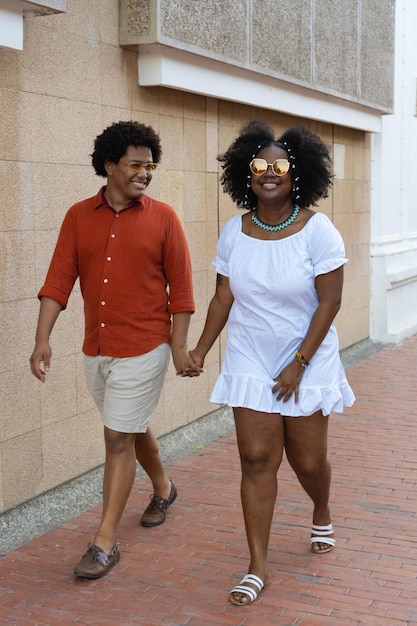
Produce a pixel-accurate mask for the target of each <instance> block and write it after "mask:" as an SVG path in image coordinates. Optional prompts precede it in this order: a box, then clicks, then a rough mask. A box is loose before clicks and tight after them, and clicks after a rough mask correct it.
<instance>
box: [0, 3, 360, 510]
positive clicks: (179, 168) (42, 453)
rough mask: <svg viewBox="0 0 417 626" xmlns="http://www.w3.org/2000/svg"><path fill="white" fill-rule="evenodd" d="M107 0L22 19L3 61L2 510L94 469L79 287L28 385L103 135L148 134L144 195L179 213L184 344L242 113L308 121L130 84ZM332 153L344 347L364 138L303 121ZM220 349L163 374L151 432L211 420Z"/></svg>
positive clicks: (210, 283) (95, 442)
mask: <svg viewBox="0 0 417 626" xmlns="http://www.w3.org/2000/svg"><path fill="white" fill-rule="evenodd" d="M118 19H119V6H118V2H117V1H116V0H89V2H88V3H86V2H83V1H82V0H72V1H71V2H68V3H67V13H65V14H62V15H54V16H47V17H30V18H27V19H25V32H24V49H23V51H20V52H17V51H6V50H0V68H1V71H0V106H1V111H2V115H1V118H0V135H1V137H2V141H1V142H0V190H1V197H2V202H1V205H0V250H1V252H0V271H1V277H2V280H1V281H0V318H1V320H2V324H1V326H0V407H1V408H0V412H1V419H0V511H5V510H8V509H10V508H12V507H15V506H17V505H18V504H19V503H21V502H24V501H26V500H28V499H30V498H33V497H35V496H36V495H38V494H40V493H43V492H45V491H47V490H49V489H51V488H53V487H55V486H56V485H58V484H61V483H63V482H65V481H68V480H70V479H72V478H73V477H75V476H79V475H81V474H82V473H84V472H86V471H88V470H89V469H91V468H93V467H96V466H98V465H100V464H101V463H102V462H103V451H104V449H103V443H102V428H101V424H100V421H99V418H98V416H97V412H96V410H95V408H94V405H93V403H92V401H91V399H90V398H89V396H88V394H87V392H86V389H85V384H84V376H83V365H82V355H81V353H80V348H81V343H82V334H83V318H82V302H81V296H80V293H79V289H78V286H76V288H75V289H74V293H73V295H72V296H71V299H70V304H69V306H68V309H67V310H66V311H65V312H63V313H62V314H61V315H60V317H59V319H58V322H57V324H56V327H55V329H54V332H53V336H52V348H53V362H52V370H51V372H50V374H49V376H48V381H47V383H46V384H45V385H41V384H40V383H39V382H38V381H37V380H35V378H34V377H33V376H32V375H31V373H30V370H29V363H28V359H29V356H30V353H31V351H32V348H33V343H34V332H35V327H36V320H37V314H38V308H39V303H38V301H37V298H36V294H37V291H38V289H39V288H40V286H41V285H42V282H43V280H44V277H45V273H46V270H47V267H48V264H49V260H50V257H51V254H52V251H53V248H54V245H55V241H56V238H57V235H58V229H59V226H60V223H61V221H62V218H63V216H64V214H65V212H66V210H67V208H68V207H69V206H70V205H71V204H72V203H74V202H76V201H78V200H79V199H81V198H84V197H88V196H90V195H93V194H95V193H96V191H97V189H98V188H99V186H100V185H101V184H102V180H101V179H97V178H96V177H95V175H94V172H93V169H92V167H91V165H90V157H89V155H90V154H91V151H92V147H93V140H94V138H95V137H96V135H97V134H98V133H100V132H101V131H102V129H103V128H104V127H106V126H107V125H108V124H110V123H112V122H114V121H118V120H121V119H138V120H140V121H142V122H145V123H149V124H152V125H153V126H154V127H155V128H156V129H157V130H158V132H159V133H160V135H161V138H162V145H163V158H162V163H161V166H160V168H159V169H158V172H157V174H156V175H155V176H154V179H153V181H152V186H151V188H150V193H151V195H154V196H155V197H157V198H161V199H163V200H164V201H167V202H169V203H171V204H172V205H173V206H174V207H175V209H176V210H177V211H178V214H179V216H180V217H181V219H182V221H183V224H184V227H185V231H186V234H187V237H188V240H189V245H190V249H191V255H192V260H193V268H194V284H195V292H196V301H197V312H196V314H195V315H194V316H193V320H192V326H191V332H190V345H192V344H193V343H194V341H195V340H196V338H197V336H198V335H199V333H200V331H201V329H202V326H203V323H204V319H205V313H206V310H207V305H208V302H209V300H210V298H211V296H212V293H213V290H214V285H215V275H214V270H213V268H212V265H211V260H212V258H213V257H214V255H215V246H216V240H217V236H218V232H219V229H220V228H221V227H222V226H223V224H224V223H225V221H226V220H227V219H228V218H229V217H231V216H232V215H234V214H235V212H236V209H235V208H234V206H233V204H232V202H231V201H230V199H229V198H228V197H227V196H225V195H224V194H223V193H222V191H221V189H220V186H219V172H218V163H217V161H216V155H217V154H218V153H219V152H221V151H223V150H224V149H225V148H226V147H227V146H228V145H229V143H230V142H231V141H232V139H233V138H234V137H235V135H236V133H237V132H238V130H239V128H240V126H241V125H242V124H243V123H244V122H246V121H247V120H248V119H250V118H252V117H255V116H257V117H263V118H265V119H267V120H268V121H269V122H271V123H272V124H273V125H274V127H275V128H276V131H277V135H278V134H279V133H281V132H282V131H283V130H284V129H285V128H286V127H288V126H290V125H293V124H295V123H302V122H303V121H304V120H300V119H296V118H294V117H290V116H285V115H282V114H279V113H273V112H271V111H263V110H257V109H255V108H252V107H247V106H244V105H238V104H234V103H231V102H221V101H216V100H210V99H206V98H204V97H202V96H197V95H193V94H188V93H180V92H174V91H169V90H167V89H163V88H141V87H139V86H138V81H137V52H136V51H135V50H133V49H129V48H122V47H120V45H119V39H118ZM306 124H308V125H309V126H311V127H312V128H313V129H314V130H316V131H317V132H319V134H321V135H322V136H323V137H324V138H325V140H326V141H327V142H328V145H329V147H330V149H331V150H332V152H333V153H334V157H335V168H336V179H335V184H334V188H333V191H332V193H331V195H330V197H329V198H328V199H327V200H326V201H325V202H323V204H322V205H321V206H320V210H322V211H324V212H325V213H327V214H328V215H329V216H330V217H331V218H332V219H333V220H334V222H335V224H336V225H337V227H338V228H339V229H340V230H341V232H342V234H343V236H344V238H345V242H346V247H347V253H348V256H349V258H350V263H349V265H348V266H347V268H346V287H345V297H344V303H343V308H342V311H341V312H340V314H339V316H338V321H337V325H338V328H339V332H340V337H341V346H342V347H346V346H349V345H351V344H354V343H356V342H357V341H359V340H361V339H363V338H366V337H367V336H368V334H369V311H368V307H369V288H368V282H369V160H370V155H369V141H368V137H367V136H366V135H364V134H363V133H361V132H355V131H352V130H346V129H343V128H334V127H332V126H330V125H326V124H315V123H312V122H306ZM223 346H224V337H223V338H222V342H221V345H220V343H219V345H217V346H215V347H214V348H213V349H212V351H211V353H210V355H209V357H208V360H207V365H206V372H205V374H204V376H201V377H199V378H198V379H195V380H186V379H184V380H183V379H178V378H177V377H176V376H175V374H174V371H173V368H172V367H171V368H170V370H169V374H168V376H167V380H166V385H165V388H164V391H163V394H162V398H161V401H160V403H159V406H158V409H157V412H156V415H155V417H154V420H153V426H154V429H155V431H156V433H157V434H158V435H161V434H164V433H167V432H170V431H172V430H174V429H176V428H178V427H180V426H183V425H185V424H187V423H190V422H192V421H193V420H195V419H197V418H198V417H200V416H202V415H205V414H206V413H208V412H210V411H213V410H214V409H215V408H216V407H215V406H213V405H211V404H210V403H209V402H208V396H209V392H210V390H211V388H212V387H213V384H214V381H215V378H216V376H217V373H218V370H219V364H220V359H221V354H222V349H223Z"/></svg>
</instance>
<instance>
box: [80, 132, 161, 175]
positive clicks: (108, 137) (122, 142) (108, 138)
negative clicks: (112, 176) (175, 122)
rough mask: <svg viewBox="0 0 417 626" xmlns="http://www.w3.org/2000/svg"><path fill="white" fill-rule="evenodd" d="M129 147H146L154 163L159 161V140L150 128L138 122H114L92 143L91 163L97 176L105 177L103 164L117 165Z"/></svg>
mask: <svg viewBox="0 0 417 626" xmlns="http://www.w3.org/2000/svg"><path fill="white" fill-rule="evenodd" d="M129 146H135V148H137V147H138V146H146V147H147V148H149V149H150V151H151V152H152V159H153V162H154V163H159V161H160V159H161V154H162V150H161V140H160V138H159V135H157V133H156V132H155V131H154V129H153V128H152V127H151V126H146V125H145V124H140V123H139V122H134V121H130V122H116V123H114V124H112V125H111V126H108V127H107V128H106V129H105V130H104V131H103V132H102V133H101V135H98V137H96V139H95V141H94V151H93V154H92V155H91V157H92V158H91V161H92V164H93V167H94V169H95V172H96V174H97V176H102V177H103V178H106V177H107V172H106V168H105V167H104V164H105V163H106V162H107V161H110V162H111V163H118V162H119V161H120V159H121V158H122V157H123V156H124V155H125V154H126V152H127V149H128V147H129Z"/></svg>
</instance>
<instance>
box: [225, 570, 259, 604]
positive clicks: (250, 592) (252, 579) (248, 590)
mask: <svg viewBox="0 0 417 626" xmlns="http://www.w3.org/2000/svg"><path fill="white" fill-rule="evenodd" d="M245 583H251V584H252V585H253V586H254V587H256V589H257V590H258V591H256V589H253V588H252V587H249V586H248V585H245ZM264 587H265V585H264V582H263V580H261V579H260V578H259V576H255V574H246V576H244V577H243V578H242V580H241V581H240V583H239V584H238V585H236V587H234V589H232V591H231V592H230V594H229V600H230V602H231V603H232V604H235V605H236V606H247V605H248V604H251V603H252V602H254V601H255V600H256V598H257V597H258V595H259V593H260V592H261V591H262V589H263V588H264ZM234 593H241V594H243V595H245V596H246V597H247V598H249V600H248V601H247V602H239V601H238V600H236V598H235V597H234V596H233V594H234Z"/></svg>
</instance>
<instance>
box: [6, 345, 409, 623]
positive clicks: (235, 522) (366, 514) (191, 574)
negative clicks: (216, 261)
mask: <svg viewBox="0 0 417 626" xmlns="http://www.w3.org/2000/svg"><path fill="white" fill-rule="evenodd" d="M416 366H417V336H415V337H413V338H411V339H408V340H407V341H405V342H403V343H402V344H401V345H399V346H389V347H385V348H383V349H382V350H381V351H379V352H377V353H376V354H374V355H372V356H370V357H368V358H366V359H364V360H363V361H361V362H359V363H358V364H356V365H353V366H351V367H349V368H348V370H347V371H348V378H349V380H350V383H351V385H352V387H353V388H354V390H355V393H356V396H357V402H356V404H355V406H354V407H353V408H352V409H350V410H349V411H347V412H346V414H345V415H343V416H333V417H332V421H331V431H330V451H331V461H332V466H333V492H332V500H331V506H332V514H333V523H334V525H335V528H336V536H337V546H336V549H335V550H334V551H333V552H331V553H328V554H326V555H322V556H315V555H313V554H311V553H310V551H309V535H310V532H309V528H310V524H311V505H310V502H309V500H308V498H307V497H306V496H305V495H304V493H303V492H302V490H301V488H300V487H299V485H298V483H297V482H296V480H295V478H294V476H293V474H292V472H291V471H290V469H289V467H288V464H287V462H284V463H283V466H282V468H281V470H280V480H279V492H280V493H279V499H278V501H277V505H276V513H275V518H274V522H273V528H272V535H271V543H270V562H271V566H272V571H273V581H272V584H271V586H270V587H268V589H266V590H265V591H264V592H262V594H261V595H260V597H259V599H258V601H257V602H256V603H255V604H252V605H251V606H250V607H246V608H239V607H234V606H232V605H230V604H229V603H228V601H227V593H228V591H229V590H230V588H231V587H232V586H233V585H234V584H235V583H236V582H237V581H238V579H240V578H241V576H243V574H245V573H246V568H247V563H248V554H247V549H246V539H245V533H244V529H243V524H242V515H241V509H240V501H239V480H240V471H239V462H238V456H237V450H236V444H235V435H234V433H231V434H230V435H227V436H225V437H222V438H220V439H218V440H217V441H215V442H214V443H211V444H208V445H207V446H204V447H203V448H202V449H200V450H196V451H195V453H193V454H192V455H191V456H188V457H187V458H185V459H183V460H181V461H178V462H175V463H173V464H172V465H171V466H170V474H171V477H172V478H173V479H174V480H175V482H176V484H177V486H178V489H179V498H178V500H177V501H176V503H175V504H174V505H173V507H172V509H171V510H170V513H169V516H168V519H167V522H166V523H165V524H164V525H162V526H160V527H158V528H154V529H146V528H142V527H141V526H139V525H138V518H139V515H140V514H141V513H142V511H143V509H144V507H145V506H146V505H147V501H148V494H149V483H148V481H146V480H140V481H137V482H136V483H135V485H134V488H133V491H132V494H131V497H130V500H129V503H128V507H127V510H126V513H125V515H124V517H123V521H122V524H121V528H120V533H119V540H120V543H121V550H122V560H121V562H120V564H119V565H118V566H116V568H115V569H114V570H112V572H111V573H109V575H108V576H106V577H105V578H103V579H99V580H97V581H86V580H75V579H74V578H73V576H72V570H73V566H74V563H75V562H76V561H77V560H78V559H79V557H80V555H81V554H82V553H83V551H84V550H85V547H86V542H87V541H88V540H90V539H91V534H92V531H93V529H94V528H95V527H96V526H97V524H98V521H99V517H100V507H94V508H93V509H91V510H90V511H88V512H86V513H83V514H82V515H80V516H79V517H77V518H75V519H73V520H71V521H69V522H67V523H65V524H62V525H61V526H59V527H58V528H56V530H54V531H52V532H49V533H47V534H46V535H44V536H42V537H40V538H38V539H35V540H33V541H30V542H29V543H27V544H25V545H24V546H22V547H20V548H18V549H16V550H14V551H12V552H10V553H8V554H7V555H6V556H4V557H3V558H2V559H1V560H0V623H1V624H22V625H23V624H24V625H25V626H26V625H32V624H37V625H42V626H45V625H48V626H49V625H51V626H52V625H53V626H55V625H56V624H60V625H67V624H76V625H85V626H86V625H92V624H95V625H99V626H111V625H126V624H141V625H145V626H156V625H158V624H163V625H164V626H179V625H183V624H186V625H187V626H214V625H216V626H217V625H219V626H227V625H233V626H269V625H271V626H272V625H274V626H327V625H331V626H345V625H349V626H351V625H358V624H366V625H370V626H399V625H402V626H404V625H411V624H417V519H416V518H417V514H416V510H417V484H416V483H417V367H416ZM191 382H192V381H191Z"/></svg>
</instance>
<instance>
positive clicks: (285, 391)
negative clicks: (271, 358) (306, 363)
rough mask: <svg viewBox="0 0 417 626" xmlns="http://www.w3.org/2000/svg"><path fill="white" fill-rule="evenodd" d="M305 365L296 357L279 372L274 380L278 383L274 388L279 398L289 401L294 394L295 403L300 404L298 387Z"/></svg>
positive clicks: (273, 390)
mask: <svg viewBox="0 0 417 626" xmlns="http://www.w3.org/2000/svg"><path fill="white" fill-rule="evenodd" d="M303 373H304V367H303V366H302V365H301V363H299V362H298V361H296V360H295V359H294V361H291V363H289V364H288V365H287V366H286V367H284V369H283V370H282V371H281V372H280V373H279V374H278V376H277V377H276V378H274V380H276V381H277V384H276V385H274V387H273V388H272V392H273V393H277V394H278V395H277V400H282V399H283V400H284V402H288V400H289V399H290V397H291V396H292V394H294V399H295V404H298V389H299V387H300V382H301V379H302V377H303Z"/></svg>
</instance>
